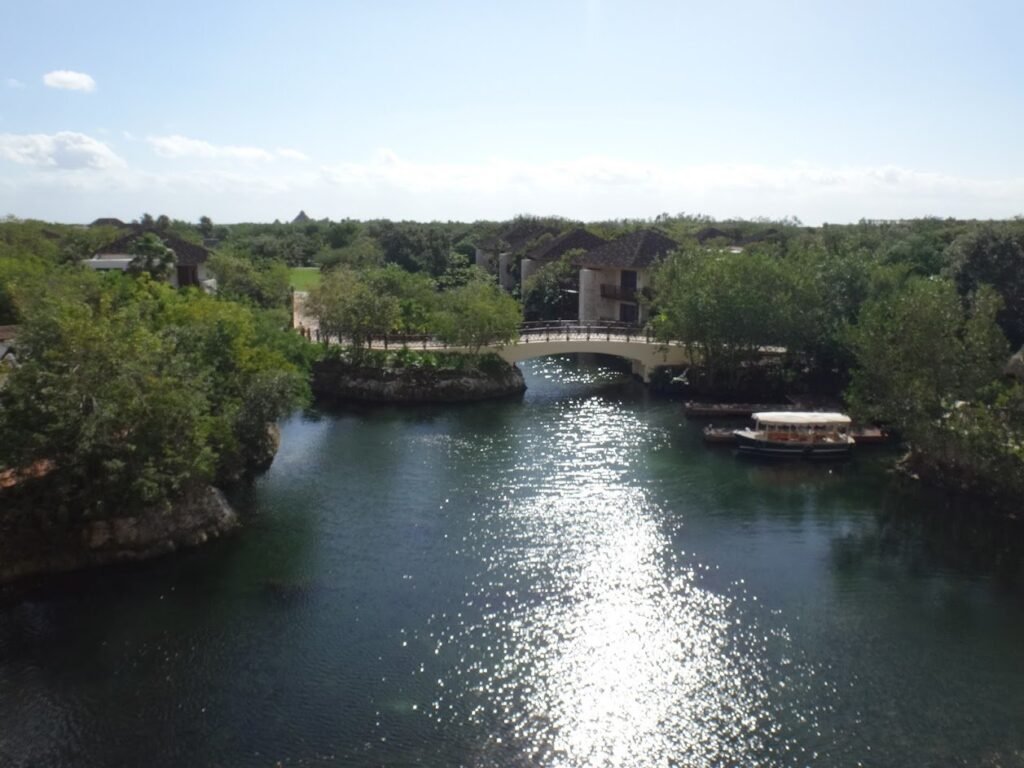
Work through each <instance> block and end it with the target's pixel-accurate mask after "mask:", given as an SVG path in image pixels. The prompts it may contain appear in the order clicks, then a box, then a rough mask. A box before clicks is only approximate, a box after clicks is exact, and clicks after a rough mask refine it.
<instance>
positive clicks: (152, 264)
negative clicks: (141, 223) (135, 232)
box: [128, 232, 175, 280]
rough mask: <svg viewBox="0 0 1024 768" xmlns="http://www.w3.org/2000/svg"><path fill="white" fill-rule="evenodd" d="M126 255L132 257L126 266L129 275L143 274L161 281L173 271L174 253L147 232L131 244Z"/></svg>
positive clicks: (161, 241)
mask: <svg viewBox="0 0 1024 768" xmlns="http://www.w3.org/2000/svg"><path fill="white" fill-rule="evenodd" d="M128 253H129V254H131V255H132V256H134V258H133V259H132V261H131V264H129V265H128V273H129V274H132V275H140V274H143V273H145V274H147V275H149V276H150V277H152V278H153V279H155V280H163V279H165V278H167V277H168V276H169V275H170V274H171V270H172V269H174V258H175V257H174V251H172V250H171V249H170V248H168V247H167V246H166V245H164V241H163V240H161V239H160V238H159V237H157V236H156V235H154V234H153V233H152V232H147V233H146V234H144V235H143V236H142V237H140V238H138V239H137V240H136V241H135V242H134V243H132V245H131V248H129V250H128Z"/></svg>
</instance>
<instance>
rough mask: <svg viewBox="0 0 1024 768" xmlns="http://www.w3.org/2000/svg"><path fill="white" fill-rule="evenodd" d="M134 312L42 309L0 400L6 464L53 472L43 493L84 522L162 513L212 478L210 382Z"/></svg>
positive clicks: (64, 296)
mask: <svg viewBox="0 0 1024 768" xmlns="http://www.w3.org/2000/svg"><path fill="white" fill-rule="evenodd" d="M133 310H134V308H124V309H115V308H114V307H113V306H112V304H111V302H110V301H109V297H108V301H106V302H104V303H103V304H101V305H100V306H90V305H88V304H86V303H85V302H83V301H82V300H81V299H76V298H75V297H74V295H73V294H69V293H68V292H66V291H60V290H58V291H57V292H56V293H55V294H52V295H51V296H49V297H46V298H42V299H40V300H39V301H37V302H35V303H34V305H32V306H31V307H29V308H28V309H27V311H26V312H25V313H24V317H23V320H22V326H21V330H20V331H19V337H18V356H19V366H18V367H17V368H16V369H15V370H14V372H13V373H12V374H11V375H10V377H9V378H8V380H7V384H6V386H5V387H4V388H3V389H2V390H0V433H2V434H3V435H4V436H5V437H4V440H2V441H0V465H6V466H8V467H26V466H32V465H33V464H34V463H35V462H39V461H47V462H52V465H53V467H54V469H53V471H52V472H51V473H50V474H49V475H48V476H47V493H48V495H51V496H52V497H54V498H55V499H58V500H59V501H60V502H61V503H63V504H66V505H68V506H69V507H70V508H71V509H73V510H75V511H76V512H80V513H85V512H89V513H92V514H96V515H100V516H103V515H105V514H107V513H108V512H110V511H117V510H123V509H125V508H127V509H132V508H135V507H137V506H138V505H140V504H141V505H152V504H157V503H160V502H163V501H166V500H167V499H170V498H172V497H174V496H176V495H179V494H180V493H182V492H184V491H185V490H186V489H187V488H188V487H189V486H190V485H191V484H193V483H195V482H203V481H206V480H209V479H210V478H211V477H212V475H213V472H214V467H215V456H214V455H213V453H212V452H211V450H210V449H209V447H208V444H207V438H208V435H209V431H208V430H209V421H208V415H209V410H208V399H207V397H208V389H207V387H206V382H204V381H203V379H202V378H197V377H196V376H195V371H194V370H193V369H192V367H191V366H190V364H189V361H187V360H186V359H185V358H183V357H181V356H178V355H175V354H174V353H173V351H172V348H171V347H172V345H171V344H169V342H168V341H167V340H166V339H164V338H162V337H161V335H160V334H158V333H155V332H153V331H152V330H150V329H149V328H147V327H145V326H144V325H143V324H142V323H140V322H139V321H138V320H139V318H138V316H137V313H136V312H135V311H133Z"/></svg>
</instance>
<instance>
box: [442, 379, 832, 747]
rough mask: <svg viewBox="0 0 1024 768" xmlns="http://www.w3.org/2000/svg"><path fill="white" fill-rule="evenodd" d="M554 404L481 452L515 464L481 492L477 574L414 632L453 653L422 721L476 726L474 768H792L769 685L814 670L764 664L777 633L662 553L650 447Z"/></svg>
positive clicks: (633, 423) (735, 595)
mask: <svg viewBox="0 0 1024 768" xmlns="http://www.w3.org/2000/svg"><path fill="white" fill-rule="evenodd" d="M551 409H552V413H551V418H550V419H547V420H546V421H544V422H543V423H544V426H542V427H541V426H539V427H538V428H537V429H536V430H533V431H531V432H530V433H529V434H522V433H519V434H516V435H514V436H512V435H510V436H508V437H507V438H506V439H505V442H504V444H502V445H499V446H494V445H492V446H490V447H489V449H488V450H492V451H493V450H499V451H503V452H505V451H507V452H514V454H515V456H516V459H515V460H514V461H512V462H509V463H508V464H506V466H514V467H515V470H514V472H512V473H506V474H504V475H503V476H501V477H500V478H498V480H499V481H500V482H494V478H488V479H487V480H484V481H483V482H485V483H488V484H489V485H488V486H487V487H486V489H485V496H486V498H485V501H483V502H482V503H481V504H480V507H479V508H478V511H477V512H476V514H475V515H474V518H475V519H474V526H473V529H472V531H473V532H472V533H470V534H469V535H468V536H467V538H466V540H465V542H464V552H463V553H464V554H466V555H468V556H471V557H477V558H479V560H480V561H481V563H482V565H483V573H481V574H480V576H479V577H478V579H477V580H476V581H475V582H474V587H475V589H476V591H475V592H469V593H467V594H466V596H465V606H464V608H465V611H464V612H462V613H460V614H459V615H457V616H451V615H445V614H435V615H434V616H432V617H431V620H430V625H429V627H428V628H426V630H425V631H424V633H423V634H424V636H425V637H424V640H426V641H428V642H429V643H430V644H431V645H432V646H433V647H434V653H435V654H438V655H442V654H443V655H445V656H447V657H449V658H450V659H451V667H450V671H449V672H448V674H447V676H446V677H441V678H440V679H438V680H437V696H436V698H435V700H434V701H433V703H432V710H433V717H434V718H435V719H436V721H437V722H438V723H441V724H444V723H446V722H450V723H451V724H452V725H454V726H456V727H458V726H459V725H461V724H462V723H460V719H461V720H462V721H468V722H469V723H471V724H472V725H473V726H474V730H476V731H480V730H482V731H484V732H485V733H488V734H489V736H488V737H487V739H486V742H485V743H483V744H481V745H480V746H479V755H478V758H477V760H478V762H479V763H480V764H501V765H507V764H543V765H564V766H599V765H609V766H610V765H615V766H629V765H644V766H648V765H694V766H701V765H718V764H737V763H743V762H748V763H749V762H750V761H751V760H752V759H753V760H764V759H770V760H771V762H774V763H779V762H788V760H787V759H786V758H787V754H786V753H787V752H788V751H789V750H790V749H794V748H795V747H794V744H793V742H791V741H790V740H789V739H787V738H786V736H785V734H783V733H781V730H780V726H779V721H778V718H777V717H776V714H777V710H778V709H779V706H780V704H779V698H778V697H777V696H775V695H774V691H773V688H776V687H778V686H782V687H785V686H786V685H787V684H788V685H790V686H791V689H793V690H791V692H790V694H789V695H790V696H792V695H794V692H795V689H797V688H798V687H800V686H802V685H803V686H806V685H808V684H809V680H810V678H811V677H813V675H812V674H811V673H810V671H809V670H807V669H805V668H798V667H796V666H794V667H791V668H788V669H783V670H782V673H781V675H780V674H779V673H776V672H772V671H771V669H770V668H769V665H768V664H767V662H766V659H767V658H768V657H769V656H773V657H776V658H778V657H780V656H782V655H787V654H788V655H792V654H791V652H790V650H788V649H787V646H788V638H787V637H786V634H785V631H784V630H781V629H778V628H776V629H762V628H760V627H759V626H758V625H757V621H756V612H755V611H752V610H750V608H749V606H747V605H743V606H742V607H741V605H740V604H742V603H746V599H747V596H746V593H745V591H744V590H743V589H742V587H741V586H739V585H736V586H734V587H733V588H731V589H729V590H726V591H725V593H722V592H721V590H719V591H718V592H715V591H712V590H711V589H709V588H706V587H705V586H703V585H702V581H703V579H702V575H701V571H702V569H703V568H706V567H707V566H701V565H700V564H691V563H688V562H687V561H686V558H685V557H684V556H683V555H682V554H681V553H676V552H674V551H673V550H672V545H671V541H670V538H669V532H668V531H667V530H666V527H668V526H669V525H670V524H671V523H670V521H669V520H668V518H669V515H667V514H666V512H665V511H664V510H663V509H661V508H660V507H659V505H658V504H657V502H656V501H655V500H654V499H653V498H652V493H651V491H650V489H649V488H648V487H645V485H644V483H643V480H642V478H644V471H643V470H644V468H643V467H642V466H637V463H638V462H643V460H644V458H643V457H644V456H645V455H646V451H644V450H638V446H643V447H645V448H647V449H651V448H653V447H657V445H658V443H659V442H660V441H662V440H663V436H662V435H660V434H659V433H658V432H657V431H656V430H654V429H652V428H651V427H650V426H648V425H647V424H645V423H644V422H643V421H642V420H640V419H639V418H638V417H637V415H636V414H635V413H632V412H630V411H627V410H625V409H622V408H620V407H618V406H617V404H615V403H614V402H610V401H606V400H603V399H600V398H597V397H587V398H578V399H569V400H563V401H561V402H558V403H555V404H553V405H552V406H551ZM457 450H458V449H457ZM627 470H628V471H627ZM485 476H486V475H485V474H484V473H480V475H478V478H481V477H485ZM469 482H478V479H473V480H470V481H469ZM471 617H472V618H471ZM780 649H781V650H780ZM797 695H798V694H797ZM787 707H788V708H789V710H790V711H792V707H793V703H792V701H790V703H789V704H788V705H787ZM797 716H798V717H801V718H803V719H804V721H805V722H806V719H807V718H808V717H813V714H810V713H804V714H800V713H797ZM788 757H792V758H795V757H796V756H795V755H789V756H788ZM812 757H813V755H806V754H805V755H802V756H800V760H799V762H801V763H806V762H810V761H811V760H810V758H812Z"/></svg>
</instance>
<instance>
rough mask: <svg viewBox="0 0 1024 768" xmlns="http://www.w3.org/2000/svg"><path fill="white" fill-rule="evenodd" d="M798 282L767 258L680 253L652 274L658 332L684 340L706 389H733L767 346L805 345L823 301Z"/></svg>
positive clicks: (797, 274)
mask: <svg viewBox="0 0 1024 768" xmlns="http://www.w3.org/2000/svg"><path fill="white" fill-rule="evenodd" d="M803 278H804V276H803V275H802V274H801V273H800V271H799V270H796V269H792V268H790V267H789V265H787V264H785V263H783V262H781V261H779V260H778V259H775V258H773V257H771V256H769V255H768V254H766V253H761V252H756V251H755V252H752V253H731V252H729V251H707V250H703V249H700V248H696V247H690V248H683V249H681V250H679V251H677V252H676V253H674V254H672V255H670V256H669V258H668V259H666V260H665V262H664V263H663V264H662V265H661V266H660V267H659V268H658V270H657V271H656V273H655V276H654V288H655V291H654V305H655V307H656V309H657V312H656V313H655V317H654V321H653V325H654V329H655V332H656V334H657V335H658V337H659V338H662V339H664V340H678V341H683V342H684V343H685V344H686V346H687V347H688V348H689V352H690V355H691V359H694V360H699V361H700V362H701V364H702V366H703V367H704V370H705V372H706V375H707V377H708V384H709V385H710V386H722V385H724V386H725V387H727V388H731V389H735V388H736V387H738V386H739V384H740V380H741V378H742V374H743V372H744V371H745V370H749V369H750V366H751V365H753V364H754V363H756V362H757V361H759V360H760V359H761V358H762V357H763V348H764V347H768V346H780V347H785V348H787V349H788V350H790V352H792V353H795V352H797V351H803V350H806V349H807V348H808V347H809V346H810V343H811V340H812V338H813V334H814V329H815V327H816V326H815V325H814V321H815V319H816V317H817V316H818V315H819V314H820V303H819V302H820V296H819V294H818V293H817V292H816V290H815V288H816V286H815V285H814V284H813V282H811V281H808V280H805V279H803Z"/></svg>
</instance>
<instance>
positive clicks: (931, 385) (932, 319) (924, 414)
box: [847, 278, 1009, 439]
mask: <svg viewBox="0 0 1024 768" xmlns="http://www.w3.org/2000/svg"><path fill="white" fill-rule="evenodd" d="M999 305H1000V301H999V299H998V297H997V296H996V295H995V293H994V292H993V291H992V290H991V289H988V288H982V289H980V290H979V291H978V292H977V294H976V295H975V296H974V298H973V300H972V301H971V304H970V306H969V307H968V308H967V309H966V310H965V309H964V307H963V305H962V304H961V301H960V298H959V297H958V295H957V292H956V289H955V287H954V286H953V284H952V283H951V282H950V281H948V280H941V279H935V278H931V279H922V278H915V279H912V280H910V281H909V282H908V283H907V284H906V285H905V286H904V288H903V289H902V290H900V291H899V292H898V293H896V294H894V295H892V296H888V297H879V298H876V299H873V300H871V301H869V302H867V303H866V304H865V305H864V308H863V310H862V312H861V316H860V321H859V323H858V324H857V325H856V326H853V327H851V328H850V330H849V332H848V340H849V344H850V346H851V348H852V350H853V352H854V355H855V357H856V361H857V366H856V368H855V370H854V372H853V379H852V381H851V384H850V387H849V389H848V391H847V400H848V401H849V403H850V406H851V408H852V409H853V411H854V412H855V413H856V414H858V415H859V416H861V417H862V418H864V419H865V420H867V421H878V422H884V423H890V424H894V425H896V426H898V427H899V428H901V429H902V430H904V431H906V432H907V433H908V435H910V436H911V439H914V438H916V437H918V436H920V435H922V434H925V433H927V432H928V430H929V429H930V427H931V426H932V425H934V424H936V423H938V422H939V421H940V420H941V419H942V418H943V417H944V416H945V415H946V414H948V413H949V412H950V410H951V409H952V408H953V406H954V404H955V403H956V402H958V401H970V400H976V399H978V398H980V397H982V396H983V389H984V388H985V387H986V386H988V385H989V384H991V383H992V382H993V381H994V380H995V379H996V378H997V377H998V376H999V372H1000V370H1001V367H1002V366H1003V365H1004V364H1005V362H1006V359H1007V357H1008V354H1009V351H1008V347H1007V343H1006V339H1005V337H1003V335H1002V333H1001V332H1000V330H999V328H998V326H997V325H996V323H995V317H996V313H997V311H998V309H999Z"/></svg>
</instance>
